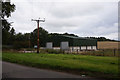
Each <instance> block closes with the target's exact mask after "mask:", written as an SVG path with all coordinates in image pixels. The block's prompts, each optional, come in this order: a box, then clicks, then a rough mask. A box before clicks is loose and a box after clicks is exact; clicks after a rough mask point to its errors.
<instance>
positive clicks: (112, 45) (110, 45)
mask: <svg viewBox="0 0 120 80" xmlns="http://www.w3.org/2000/svg"><path fill="white" fill-rule="evenodd" d="M118 43H119V44H120V42H113V41H98V42H97V44H98V49H118Z"/></svg>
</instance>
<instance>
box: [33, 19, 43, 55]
mask: <svg viewBox="0 0 120 80" xmlns="http://www.w3.org/2000/svg"><path fill="white" fill-rule="evenodd" d="M32 21H36V22H37V28H38V32H37V53H39V22H45V18H44V20H40V18H39V19H35V20H34V19H32Z"/></svg>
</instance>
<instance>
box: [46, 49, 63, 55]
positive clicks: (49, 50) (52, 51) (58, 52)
mask: <svg viewBox="0 0 120 80" xmlns="http://www.w3.org/2000/svg"><path fill="white" fill-rule="evenodd" d="M44 51H45V52H47V53H53V54H60V53H63V51H61V50H53V49H45V50H44Z"/></svg>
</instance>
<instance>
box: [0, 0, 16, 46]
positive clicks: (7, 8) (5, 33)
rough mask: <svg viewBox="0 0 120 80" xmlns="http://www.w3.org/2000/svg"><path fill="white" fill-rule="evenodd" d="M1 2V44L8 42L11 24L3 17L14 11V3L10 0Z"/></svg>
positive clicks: (7, 16)
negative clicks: (9, 0)
mask: <svg viewBox="0 0 120 80" xmlns="http://www.w3.org/2000/svg"><path fill="white" fill-rule="evenodd" d="M1 3H2V14H1V15H0V20H2V42H3V43H2V44H6V45H7V44H8V41H9V37H10V32H9V31H10V26H11V24H10V23H9V22H8V21H7V20H6V19H5V18H9V17H10V16H11V13H12V12H14V11H15V5H14V4H11V3H10V2H3V1H2V2H1Z"/></svg>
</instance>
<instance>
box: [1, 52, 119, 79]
mask: <svg viewBox="0 0 120 80" xmlns="http://www.w3.org/2000/svg"><path fill="white" fill-rule="evenodd" d="M3 60H4V61H9V62H13V63H19V64H24V65H27V66H34V67H39V68H48V69H54V70H62V71H69V72H75V73H79V74H86V75H91V76H93V75H94V76H95V77H96V76H99V77H107V76H108V77H112V78H113V77H115V76H118V58H117V57H99V56H86V55H72V54H45V53H41V54H36V53H27V54H23V53H22V54H21V53H11V52H3ZM89 73H90V74H89ZM106 75H107V76H106Z"/></svg>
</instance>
